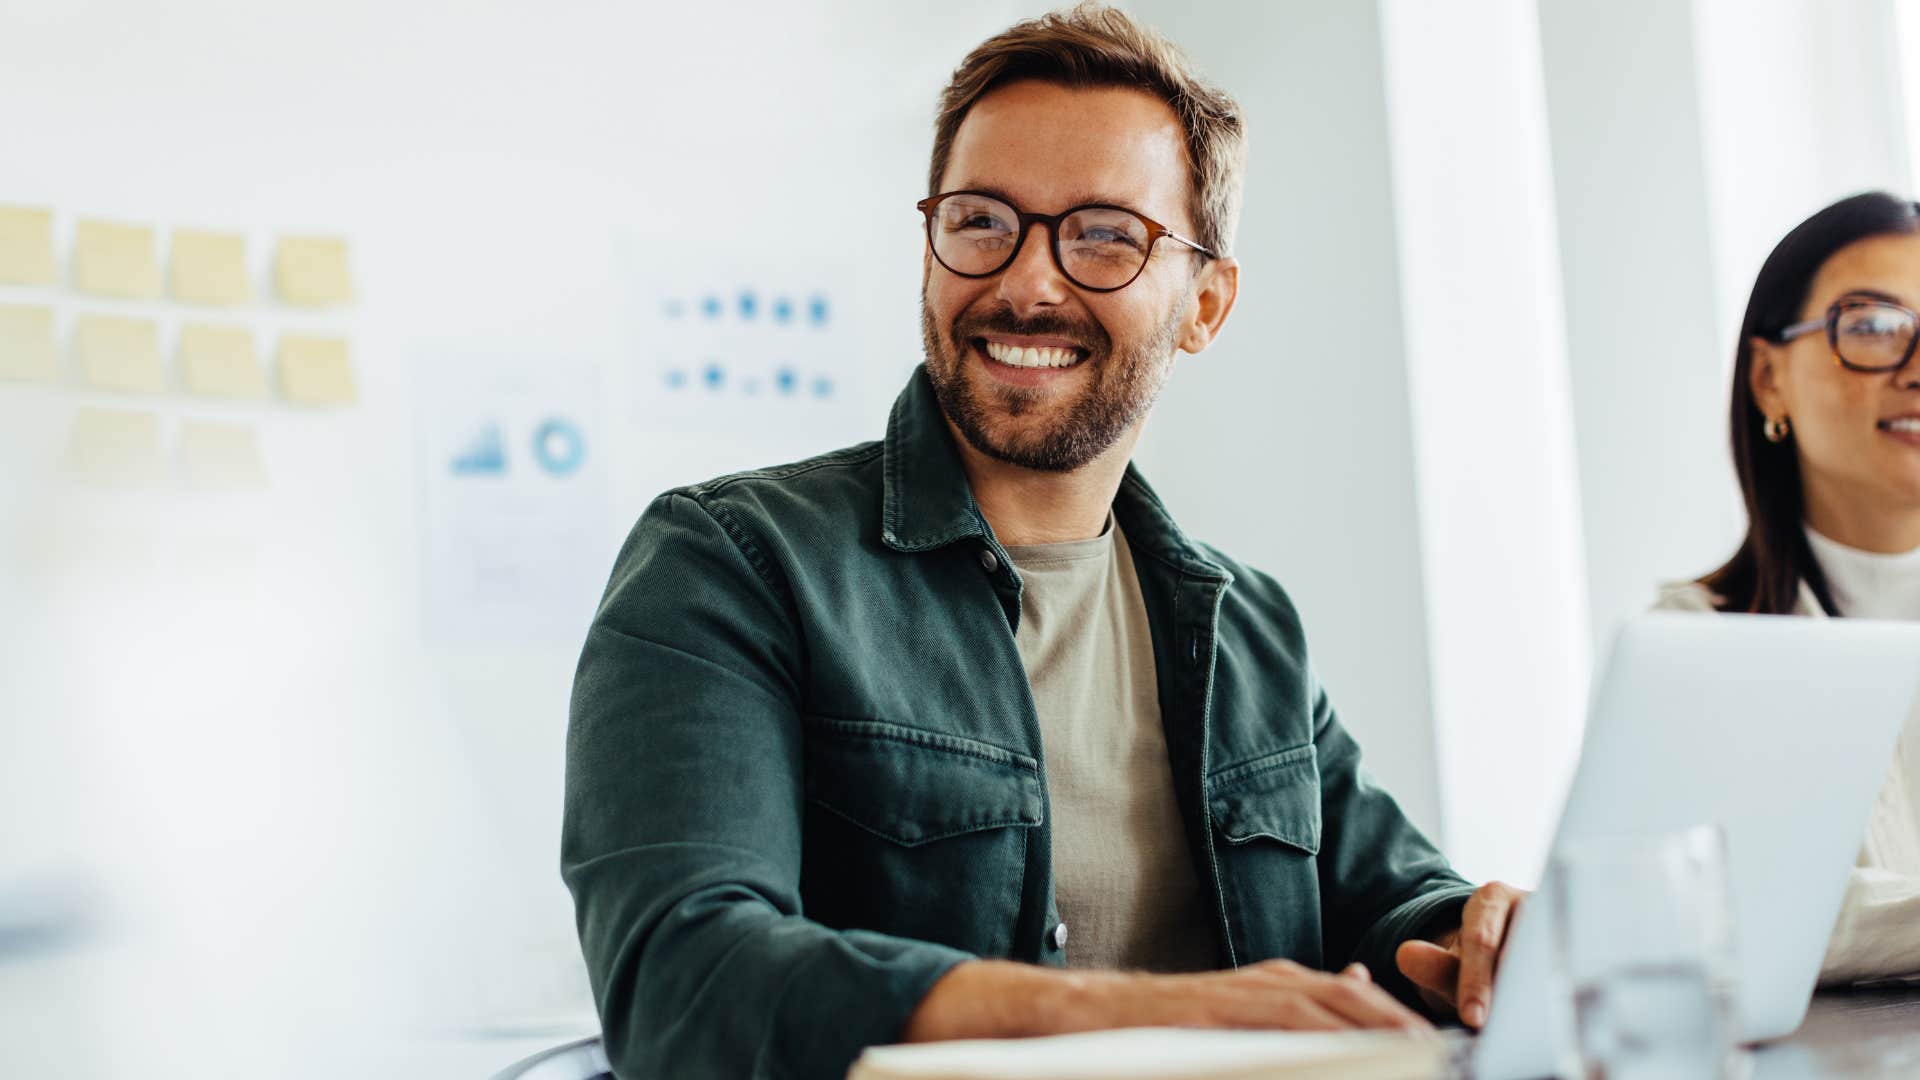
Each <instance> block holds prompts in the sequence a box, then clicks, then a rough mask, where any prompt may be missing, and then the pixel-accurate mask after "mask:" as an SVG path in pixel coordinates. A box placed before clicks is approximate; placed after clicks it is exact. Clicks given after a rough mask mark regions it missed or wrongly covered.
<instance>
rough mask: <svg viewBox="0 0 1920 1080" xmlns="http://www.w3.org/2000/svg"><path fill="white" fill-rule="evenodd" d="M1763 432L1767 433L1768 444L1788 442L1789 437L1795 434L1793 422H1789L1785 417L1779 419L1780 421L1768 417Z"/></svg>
mask: <svg viewBox="0 0 1920 1080" xmlns="http://www.w3.org/2000/svg"><path fill="white" fill-rule="evenodd" d="M1762 430H1764V431H1765V432H1766V436H1767V441H1768V442H1770V443H1782V442H1786V441H1787V436H1788V435H1791V434H1792V433H1793V422H1792V421H1790V420H1788V419H1787V418H1786V417H1784V416H1782V417H1779V418H1778V419H1775V418H1774V417H1771V416H1769V417H1767V423H1766V426H1765V427H1764V428H1763V429H1762Z"/></svg>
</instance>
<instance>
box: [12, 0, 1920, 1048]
mask: <svg viewBox="0 0 1920 1080" xmlns="http://www.w3.org/2000/svg"><path fill="white" fill-rule="evenodd" d="M1126 6H1127V7H1128V8H1129V10H1131V11H1132V12H1133V13H1134V14H1136V15H1137V16H1139V17H1141V18H1143V19H1144V20H1146V21H1148V22H1150V23H1152V24H1154V25H1156V26H1158V27H1159V28H1160V29H1161V30H1163V31H1164V32H1166V33H1167V34H1168V35H1169V36H1171V37H1172V38H1173V39H1174V40H1176V41H1177V42H1179V43H1181V44H1182V45H1184V46H1185V47H1186V48H1187V49H1188V50H1189V51H1190V52H1191V54H1192V55H1193V56H1194V58H1195V59H1196V60H1197V61H1198V63H1199V65H1200V66H1201V67H1202V68H1203V69H1204V70H1205V71H1206V72H1207V73H1209V74H1210V75H1211V76H1212V77H1213V78H1214V79H1215V80H1216V81H1217V82H1219V83H1221V84H1222V85H1223V86H1224V87H1225V88H1226V89H1227V90H1228V91H1229V92H1231V93H1232V94H1234V95H1235V96H1236V97H1237V98H1238V99H1239V100H1240V102H1241V103H1242V104H1243V106H1244V107H1245V109H1246V112H1247V115H1248V117H1249V122H1250V128H1251V162H1250V172H1249V176H1248V187H1247V193H1246V209H1245V214H1244V219H1243V224H1242V227H1241V230H1240V235H1239V239H1238V252H1237V254H1238V255H1239V257H1240V258H1241V260H1242V262H1243V264H1244V271H1243V291H1242V294H1241V298H1240V305H1239V308H1238V310H1237V311H1236V313H1235V314H1234V316H1233V319H1232V321H1231V322H1230V323H1229V325H1228V328H1227V331H1226V333H1225V335H1224V337H1223V338H1222V339H1221V340H1220V342H1219V343H1218V344H1217V345H1216V346H1215V347H1214V348H1213V349H1211V350H1209V351H1208V352H1207V353H1206V354H1205V355H1203V356H1201V357H1198V358H1189V359H1185V360H1183V361H1182V365H1181V368H1180V370H1179V371H1178V372H1177V373H1176V375H1175V377H1174V379H1173V381H1172V383H1171V385H1170V388H1169V390H1168V392H1167V393H1166V395H1165V397H1164V398H1163V400H1162V403H1161V405H1160V407H1159V409H1158V412H1157V413H1156V415H1155V418H1154V420H1153V422H1152V424H1151V425H1150V426H1149V429H1148V432H1147V436H1146V440H1145V442H1144V444H1143V448H1142V450H1141V452H1140V455H1139V458H1140V463H1141V465H1142V467H1143V468H1144V469H1145V470H1146V472H1147V475H1148V476H1149V477H1150V478H1151V479H1152V480H1153V481H1154V482H1155V484H1156V485H1157V486H1158V488H1159V490H1160V492H1161V493H1162V495H1163V496H1165V497H1166V499H1167V501H1168V502H1169V503H1170V505H1171V507H1172V509H1173V510H1174V512H1175V513H1176V515H1178V516H1179V518H1180V519H1181V521H1182V523H1183V524H1184V526H1185V527H1186V528H1187V529H1188V531H1190V532H1192V533H1193V534H1195V535H1197V536H1200V537H1202V538H1205V539H1207V540H1209V541H1211V542H1213V543H1215V544H1217V545H1219V546H1221V547H1223V548H1225V549H1226V550H1228V551H1231V552H1233V553H1234V554H1235V555H1237V556H1239V557H1241V558H1243V559H1246V560H1248V561H1250V562H1252V563H1254V564H1256V565H1259V566H1262V567H1264V568H1266V569H1268V570H1270V571H1271V572H1273V573H1274V574H1276V575H1277V576H1278V577H1279V578H1280V580H1281V581H1282V582H1283V583H1285V584H1286V585H1287V586H1288V587H1289V589H1290V590H1291V591H1292V593H1293V594H1294V596H1295V598H1296V600H1297V601H1298V602H1299V604H1300V607H1301V608H1302V610H1303V612H1304V614H1305V617H1306V619H1307V622H1308V627H1309V631H1310V636H1311V640H1312V642H1313V644H1314V647H1315V648H1316V650H1317V655H1316V662H1317V664H1318V666H1319V668H1320V670H1321V672H1322V674H1323V676H1324V679H1325V681H1326V682H1327V684H1328V685H1329V687H1330V689H1331V691H1332V693H1333V695H1334V699H1335V702H1336V704H1337V705H1338V706H1339V707H1340V709H1341V711H1342V713H1343V716H1344V719H1345V720H1346V722H1347V723H1348V725H1349V726H1350V727H1351V728H1352V729H1353V730H1354V731H1355V732H1356V733H1357V734H1358V736H1359V737H1360V739H1361V741H1362V743H1363V745H1364V746H1365V747H1366V748H1367V751H1368V753H1369V758H1370V762H1371V765H1372V768H1373V770H1374V771H1375V772H1376V773H1377V774H1378V775H1379V777H1380V778H1381V780H1382V781H1383V783H1385V784H1386V785H1387V786H1388V787H1389V788H1390V789H1391V790H1393V791H1394V792H1395V793H1397V794H1398V795H1399V797H1400V798H1401V800H1402V802H1403V803H1404V805H1405V806H1406V809H1407V810H1408V812H1409V813H1410V814H1411V815H1412V816H1413V818H1414V819H1415V820H1416V821H1417V822H1418V823H1420V824H1421V825H1422V826H1423V827H1424V828H1426V829H1428V830H1429V831H1430V832H1431V833H1432V834H1434V835H1435V836H1436V837H1437V838H1438V839H1440V840H1441V842H1442V843H1443V845H1444V846H1445V847H1446V848H1447V850H1448V851H1449V852H1450V853H1451V854H1452V855H1453V856H1454V858H1455V860H1456V862H1457V863H1458V865H1459V866H1460V868H1461V869H1462V870H1463V872H1465V873H1467V874H1468V875H1470V876H1472V877H1476V878H1486V877H1500V878H1504V879H1507V880H1510V881H1515V882H1518V883H1521V884H1531V883H1532V882H1533V881H1534V879H1535V878H1536V877H1537V875H1538V872H1539V862H1540V860H1541V858H1542V857H1543V854H1544V847H1545V843H1546V840H1547V833H1548V830H1549V829H1550V828H1551V826H1552V821H1553V817H1554V813H1555V811H1556V810H1557V801H1558V799H1559V798H1560V796H1561V792H1562V789H1563V787H1564V784H1565V782H1566V780H1567V779H1568V776H1569V769H1570V767H1571V763H1572V759H1573V756H1574V754H1575V753H1576V750H1577V745H1578V739H1579V735H1580V727H1581V720H1582V718H1581V711H1582V708H1583V706H1584V701H1585V697H1586V693H1587V681H1588V677H1589V673H1590V672H1591V671H1592V670H1594V668H1595V666H1596V665H1597V664H1598V663H1600V662H1601V661H1602V660H1603V658H1604V653H1605V650H1606V647H1607V643H1608V640H1609V637H1610V635H1611V634H1612V632H1613V630H1614V628H1615V627H1617V625H1618V624H1619V623H1620V622H1621V620H1622V619H1624V618H1626V617H1628V616H1630V615H1631V614H1633V613H1635V612H1637V611H1639V610H1641V609H1642V608H1644V607H1645V606H1646V605H1647V604H1649V603H1650V602H1651V600H1652V598H1653V593H1654V590H1655V588H1656V587H1657V585H1658V584H1659V583H1661V582H1663V581H1669V580H1674V579H1679V578H1686V577H1692V576H1695V575H1697V574H1699V573H1701V572H1703V571H1705V570H1707V569H1709V568H1711V567H1712V566H1714V565H1716V564H1717V563H1718V561H1719V560H1721V559H1723V558H1724V557H1725V556H1726V555H1727V554H1728V553H1729V552H1730V551H1731V550H1732V548H1733V546H1734V544H1735V543H1736V540H1737V538H1738V536H1739V534H1740V530H1741V528H1742V524H1743V519H1742V515H1741V512H1740V509H1739V501H1738V497H1737V491H1736V488H1735V486H1734V480H1733V476H1732V471H1731V467H1730V464H1729V460H1728V454H1727V452H1726V449H1725V443H1726V435H1725V428H1726V418H1725V410H1726V394H1727V385H1726V384H1727V379H1728V376H1729V372H1730V370H1731V365H1732V357H1733V347H1734V333H1735V330H1736V328H1737V325H1738V320H1739V315H1740V311H1741V308H1742V306H1743V305H1744V303H1745V297H1746V292H1747V289H1748V287H1749V286H1750V284H1751V281H1752V277H1753V275H1754V273H1755V271H1756V270H1757V269H1758V267H1759V264H1760V261H1761V260H1762V258H1763V257H1764V256H1765V254H1766V252H1767V251H1768V250H1769V249H1770V248H1771V246H1772V245H1773V243H1774V242H1775V241H1776V240H1777V239H1778V238H1779V237H1780V236H1781V235H1782V234H1783V233H1784V232H1785V231H1786V230H1787V229H1789V228H1790V227H1792V226H1793V225H1794V224H1795V223H1797V222H1798V221H1799V220H1801V219H1802V218H1804V217H1805V216H1807V215H1808V214H1810V213H1812V212H1813V211H1814V210H1816V209H1818V208H1819V207H1821V206H1823V205H1825V204H1826V203H1828V202H1830V201H1832V200H1833V199H1835V198H1838V197H1840V196H1842V195H1846V194H1850V193H1852V192H1855V191H1858V190H1862V189H1867V188H1888V189H1891V190H1894V191H1900V192H1911V191H1912V190H1913V189H1914V187H1915V183H1914V178H1913V174H1912V169H1911V165H1910V152H1909V146H1910V145H1911V144H1912V139H1911V137H1910V133H1911V132H1912V131H1913V129H1914V122H1915V118H1916V117H1920V96H1917V92H1916V90H1915V79H1916V78H1920V4H1916V3H1914V2H1911V0H1604V2H1602V0H1577V2H1576V0H1537V2H1535V0H1378V2H1366V0H1318V2H1303V0H1286V2H1272V0H1213V2H1194V0H1182V2H1178V3H1176V2H1172V0H1135V2H1131V3H1129V4H1127V5H1126ZM1042 10H1044V7H1043V6H1041V5H1035V4H1028V3H1006V2H999V0H986V2H982V3H976V4H968V5H951V4H928V3H919V2H914V3H897V2H889V3H882V2H879V0H836V2H833V3H825V2H822V3H808V4H794V3H772V2H757V3H742V2H731V3H729V2H722V3H709V4H646V3H642V4H632V3H623V4H613V3H585V2H566V0H559V2H554V3H548V4H543V5H537V6H536V5H533V4H504V3H496V2H491V0H487V2H477V0H467V2H464V3H459V4H454V3H450V2H431V3H429V2H411V3H399V4H395V3H379V4H376V3H372V2H370V0H331V2H329V3H324V4H322V3H317V2H313V0H249V2H246V3H239V2H234V0H178V2H175V3H171V4H165V5H153V4H134V3H128V2H124V0H122V2H115V3H107V2H100V0H67V2H64V3H60V4H49V3H31V2H27V0H0V132H3V133H4V134H3V135H0V1073H4V1074H6V1075H23V1076H24V1075H35V1076H83V1077H94V1076H101V1077H104V1076H112V1075H124V1074H131V1073H137V1074H139V1075H143V1076H150V1077H172V1076H183V1077H184V1076H208V1075H240V1074H256V1075H275V1076H301V1077H305V1076H314V1077H322V1076H328V1077H331V1076H342V1075H414V1076H447V1077H455V1076H473V1075H484V1074H485V1073H487V1072H489V1071H491V1069H493V1068H496V1067H499V1066H500V1065H503V1064H504V1063H506V1062H507V1061H510V1060H512V1059H514V1058H516V1057H519V1056H521V1055H522V1054H524V1053H527V1052H530V1051H531V1050H533V1049H536V1048H538V1047H539V1046H542V1045H546V1044H551V1043H555V1042H559V1041H563V1040H564V1039H566V1038H569V1037H572V1036H574V1035H577V1034H584V1033H590V1032H592V1031H593V1030H594V1029H595V1027H596V1025H595V1023H594V1020H593V1017H592V1004H591V1000H590V998H589V997H588V994H587V991H586V986H585V977H584V973H583V971H582V968H581V964H580V961H579V958H578V952H577V946H576V943H575V941H574V938H573V928H572V919H571V909H570V905H569V902H568V898H567V895H566V892H565V890H564V888H563V887H562V885H561V883H560V881H559V877H558V870H557V864H558V856H557V839H558V833H559V812H560V793H561V770H562V736H563V732H564V729H565V724H566V707H567V694H568V688H569V683H570V677H571V672H572V665H573V661H574V659H575V657H576V655H577V650H578V647H579V645H580V642H581V640H582V637H583V634H584V630H585V626H586V623H587V620H588V618H589V617H590V615H591V613H592V610H593V607H594V604H595V601H596V599H597V597H598V593H599V590H600V588H601V586H602V585H603V583H604V580H605V576H606V573H607V570H608V569H609V567H610V566H611V562H612V559H613V555H614V553H615V551H616V549H617V547H618V545H619V543H620V541H621V540H622V539H623V537H624V535H625V532H626V530H627V529H628V527H629V526H630V525H631V523H632V521H633V519H634V518H635V517H636V516H637V515H638V513H639V512H640V510H641V509H642V508H643V507H644V506H645V505H646V503H647V502H648V501H649V499H650V498H651V497H652V496H653V495H654V494H656V493H657V492H659V491H661V490H662V489H664V488H666V487H669V486H671V485H674V484H678V483H683V482H689V481H693V480H698V479H702V478H705V477H707V476H711V475H714V474H717V473H720V472H723V471H730V470H733V469H737V468H742V467H747V466H752V465H759V464H767V463H771V462H776V461H782V460H789V459H793V458H797V457H801V456H806V455H809V454H811V453H814V452H817V451H819V450H823V449H827V448H832V447H837V446H842V445H846V444H848V443H852V442H856V441H860V440H864V439H869V438H876V437H878V436H879V435H880V434H881V431H882V428H883V424H884V419H885V413H886V409H887V406H888V404H889V402H890V401H891V400H892V398H893V396H894V395H895V394H896V393H897V391H898V390H899V388H900V386H901V385H902V384H903V382H904V380H905V379H906V377H907V374H908V373H909V371H910V370H911V369H912V367H913V365H914V364H916V363H917V362H918V359H919V355H918V354H919V348H920V345H919V341H920V339H919V335H918V327H917V318H918V307H917V305H918V288H919V273H920V258H921V234H920V232H919V220H920V219H919V216H918V215H917V213H916V212H915V211H914V209H913V203H914V201H915V200H916V199H918V198H919V197H920V196H921V195H923V194H925V172H926V161H927V155H928V151H929V144H930V137H931V134H930V133H931V117H932V107H933V100H934V96H935V94H936V93H937V91H938V90H939V88H940V86H941V85H942V84H943V82H944V80H945V78H946V76H947V74H948V72H949V71H950V70H951V68H952V66H953V65H954V64H955V63H957V62H958V60H959V59H960V57H961V56H962V55H964V53H965V52H966V51H967V50H968V49H970V48H971V47H972V46H973V45H974V44H976V43H977V42H978V41H979V40H981V39H982V38H984V37H985V36H987V35H989V34H991V33H993V32H995V31H997V30H999V29H1001V28H1003V27H1005V26H1006V25H1008V24H1009V23H1011V22H1013V21H1015V20H1017V19H1019V18H1022V17H1026V16H1029V15H1033V14H1037V13H1039V12H1040V11H1042ZM1730 719H1731V718H1730Z"/></svg>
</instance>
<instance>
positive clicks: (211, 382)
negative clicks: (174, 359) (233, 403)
mask: <svg viewBox="0 0 1920 1080" xmlns="http://www.w3.org/2000/svg"><path fill="white" fill-rule="evenodd" d="M180 374H181V377H182V378H184V379H185V381H186V384H187V389H188V390H189V391H191V392H193V393H195V394H205V395H207V396H208V397H231V398H263V397H266V396H267V373H266V372H265V371H263V370H261V368H260V350H259V349H257V348H255V347H254V343H253V331H252V330H249V329H247V328H246V327H244V326H213V325H209V324H206V323H188V324H186V325H185V326H183V327H181V328H180Z"/></svg>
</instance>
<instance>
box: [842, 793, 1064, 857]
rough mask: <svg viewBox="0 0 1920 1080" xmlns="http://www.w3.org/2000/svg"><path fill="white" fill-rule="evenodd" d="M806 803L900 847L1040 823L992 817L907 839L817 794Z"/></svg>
mask: <svg viewBox="0 0 1920 1080" xmlns="http://www.w3.org/2000/svg"><path fill="white" fill-rule="evenodd" d="M807 803H808V804H809V805H811V806H817V807H819V808H820V809H822V810H825V811H826V812H827V813H829V814H832V815H833V816H834V817H837V818H839V819H840V820H842V821H844V822H846V823H847V824H849V825H852V826H853V827H854V828H856V829H859V830H860V831H861V832H864V833H869V834H871V835H874V836H877V837H879V838H880V839H882V840H885V841H887V842H889V843H894V844H899V845H900V846H901V847H919V846H921V845H922V844H931V843H933V842H934V841H935V840H950V839H952V838H953V837H956V836H965V835H966V834H967V833H973V832H983V831H985V830H987V829H1005V828H1009V827H1011V826H1015V825H1019V826H1023V827H1025V828H1029V829H1031V828H1033V827H1035V826H1037V825H1039V824H1040V823H1039V822H1038V821H1029V820H1027V819H1026V818H1025V817H1014V818H1004V819H1003V818H994V819H992V820H989V821H983V822H977V823H973V822H970V823H968V824H965V825H956V826H954V827H952V828H949V829H947V830H946V831H945V832H938V833H929V834H928V835H926V836H923V837H921V838H920V839H918V840H908V839H907V838H906V837H903V836H895V835H894V834H892V833H889V832H886V831H884V830H882V829H879V828H876V827H875V826H872V825H869V824H867V823H866V822H864V821H861V820H860V819H859V818H856V817H854V816H853V815H852V814H850V813H848V812H847V811H845V810H842V809H840V808H839V807H837V806H834V805H833V804H832V803H829V802H827V801H826V800H825V799H823V798H821V797H820V796H818V795H809V796H807Z"/></svg>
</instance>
